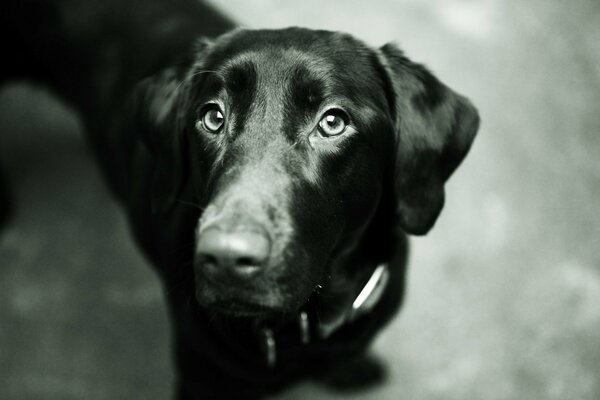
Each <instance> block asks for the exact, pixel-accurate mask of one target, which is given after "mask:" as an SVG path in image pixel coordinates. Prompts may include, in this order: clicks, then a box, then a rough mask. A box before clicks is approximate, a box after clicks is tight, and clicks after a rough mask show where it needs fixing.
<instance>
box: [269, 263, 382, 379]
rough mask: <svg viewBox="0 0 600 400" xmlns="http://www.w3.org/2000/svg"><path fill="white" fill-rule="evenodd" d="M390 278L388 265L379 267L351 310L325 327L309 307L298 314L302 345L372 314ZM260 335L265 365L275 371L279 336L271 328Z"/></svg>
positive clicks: (327, 335) (322, 338)
mask: <svg viewBox="0 0 600 400" xmlns="http://www.w3.org/2000/svg"><path fill="white" fill-rule="evenodd" d="M389 275H390V272H389V267H388V264H387V263H384V264H379V265H378V266H377V267H376V268H375V269H374V270H373V273H372V274H371V276H370V278H369V279H368V280H367V283H366V284H365V285H364V286H363V288H362V289H361V291H360V292H359V293H358V295H357V296H356V297H355V299H354V301H353V302H352V306H351V307H350V309H348V310H346V312H344V313H342V314H341V315H340V317H339V318H336V320H335V321H334V322H331V323H328V324H323V323H321V322H320V321H319V320H318V319H317V318H316V317H315V313H314V312H311V308H310V307H309V306H307V307H305V308H303V309H302V310H301V311H300V312H299V313H298V315H297V329H298V337H299V341H300V343H302V344H304V345H308V344H309V343H311V342H312V341H315V340H325V339H327V338H328V337H330V336H331V335H333V334H334V333H335V332H337V331H338V330H339V329H341V328H342V327H343V326H344V325H346V324H348V323H350V322H353V321H355V320H357V319H358V318H360V317H361V316H364V315H366V314H368V313H370V312H371V311H372V310H373V308H374V307H375V306H376V305H377V303H378V302H379V300H380V299H381V297H382V295H383V293H384V291H385V289H386V287H387V284H388V282H389ZM259 332H260V333H259V335H260V338H259V339H260V341H261V342H262V348H263V355H264V359H265V363H266V365H267V366H268V367H270V368H274V367H275V366H276V365H277V359H278V357H277V341H278V337H277V336H278V335H277V334H276V333H275V331H274V330H273V329H272V328H271V327H269V326H263V327H261V328H260V329H259Z"/></svg>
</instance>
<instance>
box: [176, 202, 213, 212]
mask: <svg viewBox="0 0 600 400" xmlns="http://www.w3.org/2000/svg"><path fill="white" fill-rule="evenodd" d="M177 201H178V202H179V203H181V204H184V205H186V206H191V207H194V208H197V209H198V210H200V211H204V210H206V207H202V206H201V205H200V204H197V203H194V202H191V201H186V200H181V199H177Z"/></svg>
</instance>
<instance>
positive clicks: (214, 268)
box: [196, 227, 271, 280]
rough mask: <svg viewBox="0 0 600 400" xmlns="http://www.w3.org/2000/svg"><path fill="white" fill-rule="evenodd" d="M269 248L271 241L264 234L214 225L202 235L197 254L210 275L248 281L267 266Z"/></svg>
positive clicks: (199, 239)
mask: <svg viewBox="0 0 600 400" xmlns="http://www.w3.org/2000/svg"><path fill="white" fill-rule="evenodd" d="M270 250H271V243H270V240H269V238H268V237H267V236H266V235H265V234H263V233H260V232H257V231H253V230H243V231H227V230H222V229H219V228H216V227H213V228H207V229H205V230H204V231H203V232H202V233H201V234H200V237H199V238H198V243H197V248H196V253H197V256H198V257H199V261H200V263H201V264H202V267H203V268H205V272H206V273H207V274H209V275H212V276H214V277H217V278H222V277H228V278H233V279H237V280H249V279H252V278H254V277H255V276H257V275H258V274H260V273H261V271H262V270H263V269H264V268H265V264H266V262H267V259H268V257H269V253H270Z"/></svg>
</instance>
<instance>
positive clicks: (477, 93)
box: [0, 0, 600, 400]
mask: <svg viewBox="0 0 600 400" xmlns="http://www.w3.org/2000/svg"><path fill="white" fill-rule="evenodd" d="M224 4H225V5H224V6H223V9H225V10H227V11H228V12H230V13H231V15H233V16H234V17H235V18H236V19H237V20H239V21H240V22H242V23H243V24H245V25H247V26H250V27H277V26H286V25H305V26H310V27H322V28H328V29H340V30H345V31H349V32H351V33H354V34H356V35H357V36H359V37H361V38H363V39H365V40H366V41H367V42H369V43H371V44H373V45H381V44H383V43H385V42H387V41H391V40H395V41H398V42H399V43H400V44H401V45H402V46H403V47H404V48H405V49H406V51H407V53H408V54H409V56H411V57H412V58H413V59H416V60H419V61H423V62H425V63H426V64H427V65H429V66H430V67H431V69H433V70H434V71H435V72H436V73H437V74H438V76H439V77H440V78H441V79H442V80H444V81H445V82H446V83H448V84H449V85H450V86H453V87H455V88H457V89H459V90H460V91H461V92H463V93H465V94H466V95H468V96H469V97H471V99H472V100H473V101H474V103H475V104H476V105H477V106H478V107H479V109H480V112H481V115H482V119H483V125H482V129H481V131H480V136H479V137H478V139H477V141H476V144H475V146H474V147H473V150H472V152H471V154H470V155H469V157H468V158H467V161H466V162H465V163H464V164H463V166H462V167H461V168H460V169H459V170H458V173H457V174H456V175H455V176H454V177H453V178H452V180H451V182H450V184H449V185H448V188H447V189H448V190H447V193H448V201H447V206H446V208H445V210H444V213H443V214H442V217H441V219H440V220H439V223H438V224H437V226H436V227H435V229H434V231H432V233H431V234H430V235H428V236H427V237H426V238H419V239H414V240H413V241H412V244H413V253H412V256H411V268H410V273H409V281H408V285H409V286H408V297H407V302H406V305H405V307H404V309H403V312H402V314H401V315H400V316H399V317H398V318H397V319H396V320H395V322H394V323H393V324H392V325H391V326H390V327H389V328H388V329H387V330H386V331H385V332H383V333H382V334H381V336H380V337H379V338H378V340H377V341H376V342H375V344H374V346H373V352H374V354H375V355H376V356H378V357H379V358H380V359H382V360H383V361H384V362H385V363H386V364H387V365H388V379H387V381H386V382H385V383H384V384H383V385H381V386H379V387H377V388H375V389H371V390H369V391H363V392H358V393H355V394H343V395H340V394H335V393H332V392H329V391H327V390H324V389H322V388H321V387H319V386H316V385H313V384H309V383H307V384H302V385H299V386H298V387H295V388H292V389H291V390H290V391H288V392H286V393H284V394H283V395H281V396H279V397H277V399H287V400H292V399H304V398H307V399H308V398H310V399H338V398H340V399H341V398H344V399H394V400H396V399H411V400H419V399H457V400H464V399H482V400H484V399H485V400H488V399H490V400H491V399H511V400H512V399H514V400H517V399H557V400H559V399H560V400H563V399H569V400H575V399H581V400H596V399H598V398H600V247H599V241H600V202H599V201H598V200H597V197H598V196H599V195H600V162H599V157H598V154H599V150H600V110H599V104H600V3H598V2H597V0H572V1H569V2H564V1H559V0H531V1H527V2H525V1H522V0H521V1H519V0H506V1H501V0H481V1H467V0H406V1H391V0H388V1H379V2H366V1H342V0H338V1H328V2H322V1H317V0H308V1H303V2H298V1H285V2H284V1H275V0H261V1H253V2H244V1H241V0H235V1H233V0H230V1H228V2H226V3H224ZM0 117H1V118H0V132H1V133H0V151H1V155H2V158H3V163H4V164H5V168H6V171H7V175H8V178H9V179H10V181H11V183H12V186H13V193H14V196H15V198H16V201H17V204H18V208H17V209H16V214H15V216H14V219H13V222H12V224H11V225H10V226H9V227H8V228H7V229H5V230H4V232H3V233H2V234H1V235H0V398H1V399H15V400H17V399H18V400H21V399H23V400H24V399H92V400H96V399H107V400H108V399H111V400H113V399H167V398H168V396H169V393H170V391H171V385H172V379H173V374H172V372H171V368H170V358H169V357H170V355H169V331H168V324H167V317H166V313H165V307H164V305H163V301H162V298H161V293H160V287H159V284H158V281H157V279H156V277H155V276H154V275H153V273H152V272H151V271H150V268H148V267H147V265H146V263H145V261H144V260H143V259H142V257H141V256H140V254H139V253H138V251H137V250H136V249H135V247H134V246H133V245H132V243H131V240H130V238H129V236H128V232H127V227H126V225H125V221H124V217H123V214H122V213H121V212H120V210H119V209H117V207H116V206H115V204H114V203H113V202H112V200H111V199H110V197H109V195H108V194H107V191H106V188H105V187H104V186H103V184H102V183H101V180H100V177H99V174H98V172H97V170H96V169H95V166H94V165H93V163H92V160H91V159H90V153H89V151H88V150H87V149H86V148H85V146H84V144H83V141H82V138H81V134H80V128H79V126H78V123H77V121H76V119H75V118H74V117H73V116H72V115H71V114H70V113H69V112H68V110H66V109H64V108H63V107H62V106H61V105H59V104H58V103H56V102H55V100H53V99H52V98H50V97H49V96H48V95H47V94H45V93H44V92H42V91H40V90H38V89H33V88H30V87H26V86H23V85H20V86H12V87H9V88H6V90H4V91H2V93H1V94H0Z"/></svg>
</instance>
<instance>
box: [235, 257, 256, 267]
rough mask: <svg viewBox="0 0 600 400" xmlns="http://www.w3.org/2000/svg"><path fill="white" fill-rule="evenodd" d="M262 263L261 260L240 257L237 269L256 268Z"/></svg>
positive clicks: (237, 261)
mask: <svg viewBox="0 0 600 400" xmlns="http://www.w3.org/2000/svg"><path fill="white" fill-rule="evenodd" d="M261 263H262V262H261V261H260V260H256V259H254V258H251V257H239V258H238V259H237V260H235V265H236V266H237V267H256V266H258V265H260V264H261Z"/></svg>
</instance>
